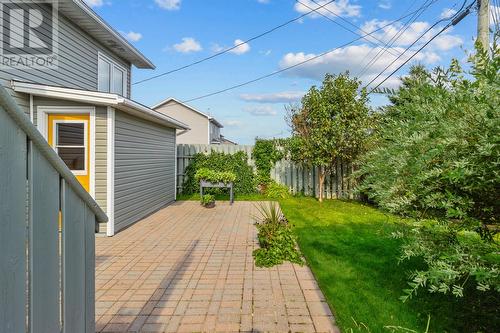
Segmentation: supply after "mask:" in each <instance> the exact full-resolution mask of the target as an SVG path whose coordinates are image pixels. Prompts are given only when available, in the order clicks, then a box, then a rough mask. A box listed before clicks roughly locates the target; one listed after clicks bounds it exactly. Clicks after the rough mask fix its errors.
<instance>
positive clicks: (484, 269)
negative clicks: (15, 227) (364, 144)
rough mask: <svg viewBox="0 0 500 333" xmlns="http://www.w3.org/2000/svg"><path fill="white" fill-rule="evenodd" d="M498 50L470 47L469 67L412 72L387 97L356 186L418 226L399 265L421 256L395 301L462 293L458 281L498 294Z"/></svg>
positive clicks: (411, 231) (407, 235)
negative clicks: (423, 293)
mask: <svg viewBox="0 0 500 333" xmlns="http://www.w3.org/2000/svg"><path fill="white" fill-rule="evenodd" d="M499 55H500V49H499V48H498V47H497V46H496V45H495V46H494V48H493V50H492V52H491V55H489V53H488V52H484V51H482V50H480V49H479V50H478V52H477V54H476V55H475V56H473V57H471V68H472V69H471V71H470V72H469V73H467V72H464V70H463V69H462V68H460V66H459V65H458V62H457V61H452V63H451V66H450V67H449V68H448V69H442V68H437V69H435V70H434V71H432V72H428V71H426V70H425V69H423V68H422V67H415V68H413V69H412V71H411V74H410V76H409V77H407V78H405V79H403V85H402V87H401V88H400V89H399V90H398V91H397V92H395V93H394V94H392V95H391V96H390V100H391V102H392V103H391V105H389V106H388V107H387V108H385V109H384V113H383V116H382V119H381V122H380V125H379V127H378V128H377V130H376V132H375V133H374V135H373V136H372V142H371V144H370V147H371V150H370V151H368V152H367V153H366V154H365V155H364V156H363V158H362V159H361V175H363V181H362V186H361V188H360V189H361V190H362V191H364V192H365V193H367V194H368V196H369V197H370V198H371V199H372V200H374V201H375V202H376V203H377V204H378V205H379V206H380V207H382V208H384V209H386V210H388V211H390V212H393V213H398V214H401V215H406V216H410V217H414V218H417V222H416V223H415V224H414V225H413V226H412V227H411V228H409V229H408V230H407V232H404V233H403V234H398V235H397V236H400V237H405V239H406V243H405V245H404V247H403V249H402V250H403V251H402V252H403V254H402V257H401V259H403V260H406V259H410V258H412V257H420V258H423V259H424V261H425V263H426V264H427V268H425V269H422V270H418V271H415V272H412V273H411V275H410V278H411V282H410V288H409V289H408V290H406V293H407V294H406V296H405V297H404V299H406V298H408V297H410V296H411V295H413V294H414V293H415V292H416V291H417V289H418V288H421V287H424V286H425V287H427V288H428V289H429V290H430V291H431V292H441V293H448V292H451V293H453V294H455V295H456V296H462V294H463V291H464V287H465V285H466V284H470V283H471V282H474V285H475V286H476V288H477V289H478V290H482V291H486V290H495V289H496V290H497V291H500V267H499V263H500V247H499V245H498V237H497V236H498V235H496V233H497V231H498V230H499V221H498V217H499V216H500V205H499V201H498V200H499V198H500V94H499V91H500V75H499V69H500V57H499Z"/></svg>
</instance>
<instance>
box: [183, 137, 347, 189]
mask: <svg viewBox="0 0 500 333" xmlns="http://www.w3.org/2000/svg"><path fill="white" fill-rule="evenodd" d="M212 150H213V151H217V152H223V153H226V154H234V153H236V152H238V151H243V152H245V153H247V155H248V162H249V164H250V165H252V166H254V165H255V163H254V161H253V160H252V150H253V146H249V145H187V144H179V145H177V191H178V193H181V192H182V184H183V182H184V176H185V170H186V168H187V166H188V165H189V163H190V161H191V159H192V158H193V156H194V155H195V154H197V153H207V154H208V153H210V152H211V151H212ZM351 173H352V166H351V165H350V164H348V163H342V162H339V163H337V165H336V166H335V170H333V171H332V172H330V173H328V174H327V176H326V179H325V184H324V193H325V198H327V199H337V198H353V194H352V187H353V184H352V181H351V180H350V175H351ZM271 178H272V179H274V180H275V181H276V182H278V183H280V184H282V185H285V186H287V187H288V188H289V189H290V191H291V193H293V194H304V195H307V196H318V195H319V176H318V168H305V167H302V166H300V165H297V164H295V163H293V162H291V161H288V160H282V161H279V162H278V163H276V165H275V166H274V168H273V169H272V170H271Z"/></svg>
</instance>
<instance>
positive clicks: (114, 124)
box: [0, 0, 189, 236]
mask: <svg viewBox="0 0 500 333" xmlns="http://www.w3.org/2000/svg"><path fill="white" fill-rule="evenodd" d="M2 3H3V2H0V6H2ZM57 3H58V5H57V6H58V8H57V35H58V38H57V41H56V42H55V43H56V49H57V58H58V64H57V66H55V67H54V68H36V69H35V68H24V67H15V66H10V67H5V66H3V67H2V68H0V84H2V85H3V86H4V87H6V88H7V89H8V90H9V92H10V93H11V95H12V96H13V97H14V98H15V100H16V101H17V103H18V104H19V105H20V106H21V108H22V109H23V110H24V111H25V113H26V115H27V116H28V117H29V118H30V119H31V121H32V122H33V123H34V124H35V126H36V127H37V128H38V130H39V131H40V132H41V133H42V134H43V136H44V137H45V138H46V140H47V141H48V142H49V144H50V145H51V146H52V147H53V148H54V149H55V150H56V152H57V153H58V154H59V156H60V157H61V158H62V160H63V161H64V162H65V163H66V165H68V167H69V168H70V169H71V170H72V171H73V173H74V175H75V176H76V177H77V179H78V180H79V181H80V183H81V184H82V186H83V187H84V188H85V189H87V191H88V192H89V193H90V194H91V195H92V196H93V197H94V198H95V200H96V201H97V203H98V204H99V205H100V206H101V207H102V208H103V210H104V211H105V212H106V214H107V215H108V217H109V222H108V223H107V224H105V225H101V226H99V229H100V230H101V231H102V232H104V231H105V232H106V233H107V235H109V236H112V235H114V234H115V233H116V232H118V231H119V230H121V229H123V228H125V227H127V226H129V225H131V224H132V223H134V222H137V221H138V220H140V219H141V218H143V217H145V216H146V215H148V214H150V213H152V212H154V211H155V210H157V209H159V208H160V207H162V206H165V205H167V204H169V203H171V202H173V201H174V200H175V188H176V184H175V179H176V177H175V173H176V171H175V169H176V163H175V159H176V158H175V154H176V149H175V147H176V130H180V131H187V130H188V129H189V128H188V126H187V125H185V124H184V123H182V122H180V121H177V120H175V119H173V118H171V117H169V116H167V115H165V114H162V113H159V112H157V111H154V110H152V109H150V108H148V107H146V106H144V105H141V104H139V103H137V102H134V101H132V100H131V99H130V96H131V66H132V65H134V66H136V67H137V68H143V69H154V65H153V64H152V63H151V61H150V60H148V59H147V58H146V57H145V56H143V55H142V54H141V53H140V52H139V51H138V50H137V49H136V48H135V47H134V46H132V45H131V44H130V43H128V42H127V41H126V40H125V39H124V38H123V37H122V36H121V35H120V34H119V33H117V32H116V31H115V30H114V29H113V28H112V27H110V26H109V25H108V24H107V23H106V22H104V21H103V20H102V19H101V18H100V17H99V16H98V15H97V14H96V13H95V12H93V11H92V10H91V9H90V8H89V7H88V6H87V5H86V4H85V3H84V2H83V1H81V0H59V1H58V2H57ZM33 6H34V8H35V9H37V10H39V11H40V12H42V13H43V12H47V11H50V10H51V8H52V7H51V6H50V5H49V4H44V3H37V4H33ZM1 8H2V15H3V16H4V17H5V15H10V16H11V21H10V24H11V28H12V25H15V24H16V17H15V16H12V15H11V12H9V8H8V7H7V6H2V7H1ZM17 23H20V22H17ZM3 29H5V27H3ZM13 31H14V32H15V31H18V30H16V29H11V30H10V32H9V33H10V40H15V39H16V38H17V39H18V40H19V41H22V40H23V37H22V36H16V35H15V33H13ZM2 33H3V34H4V36H5V34H6V31H5V30H4V31H2ZM43 33H44V34H46V37H47V36H51V34H53V33H54V31H53V30H50V29H49V28H47V29H46V31H43ZM42 39H43V38H42Z"/></svg>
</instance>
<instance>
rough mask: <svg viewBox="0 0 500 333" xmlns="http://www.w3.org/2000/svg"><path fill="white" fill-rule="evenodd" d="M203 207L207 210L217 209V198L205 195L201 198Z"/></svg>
mask: <svg viewBox="0 0 500 333" xmlns="http://www.w3.org/2000/svg"><path fill="white" fill-rule="evenodd" d="M201 205H202V206H203V207H205V208H214V207H215V197H214V196H213V195H211V194H205V195H204V196H202V197H201Z"/></svg>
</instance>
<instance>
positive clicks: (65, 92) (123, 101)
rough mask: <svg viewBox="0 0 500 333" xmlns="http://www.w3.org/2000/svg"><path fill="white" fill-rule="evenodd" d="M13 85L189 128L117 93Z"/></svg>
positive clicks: (162, 123)
mask: <svg viewBox="0 0 500 333" xmlns="http://www.w3.org/2000/svg"><path fill="white" fill-rule="evenodd" d="M11 86H12V89H13V90H14V91H16V92H20V93H25V94H32V95H34V96H40V97H48V98H56V99H63V100H69V101H75V102H82V103H86V104H95V105H105V106H112V107H114V108H115V109H119V110H122V111H124V112H126V113H129V114H131V115H134V116H136V117H139V118H143V119H146V120H149V121H152V122H155V123H158V124H161V125H163V126H167V127H171V128H175V129H180V130H189V126H188V125H186V124H184V123H182V122H180V121H178V120H176V119H174V118H171V117H169V116H167V115H164V114H162V113H160V112H157V111H155V110H153V109H150V108H148V107H147V106H144V105H142V104H140V103H137V102H134V101H132V100H130V99H127V98H125V97H123V96H120V95H117V94H110V93H103V92H97V91H88V90H81V89H72V88H63V87H55V86H47V85H41V84H35V83H28V82H19V81H11Z"/></svg>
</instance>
